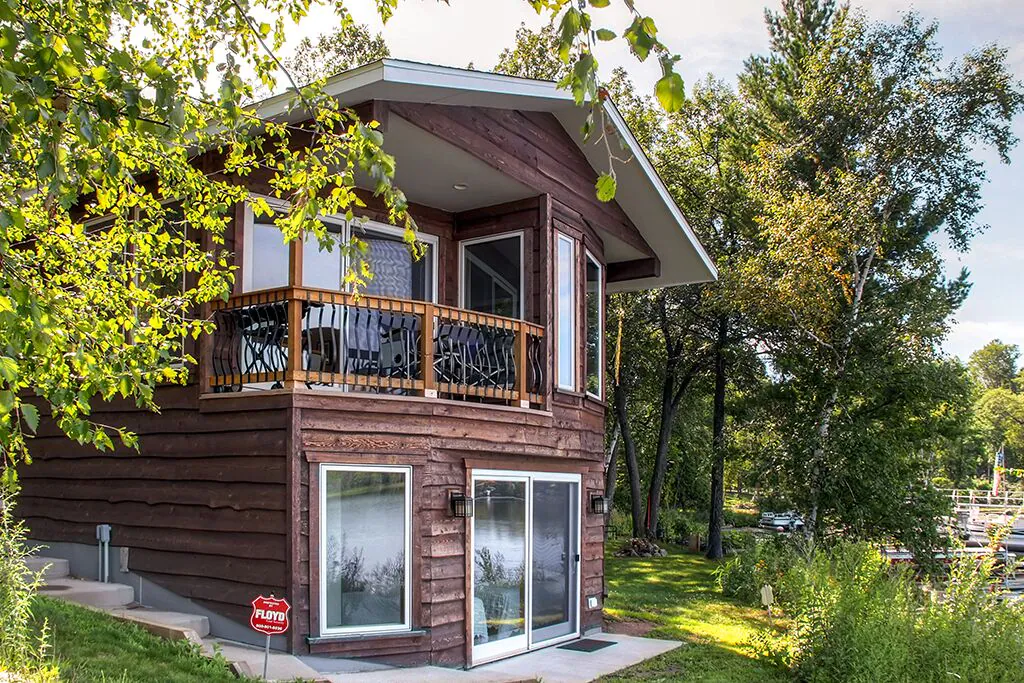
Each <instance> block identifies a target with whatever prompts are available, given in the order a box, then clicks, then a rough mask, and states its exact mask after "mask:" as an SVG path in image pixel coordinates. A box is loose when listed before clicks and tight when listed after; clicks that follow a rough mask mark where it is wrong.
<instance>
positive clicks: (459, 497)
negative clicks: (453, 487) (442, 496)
mask: <svg viewBox="0 0 1024 683" xmlns="http://www.w3.org/2000/svg"><path fill="white" fill-rule="evenodd" d="M448 498H449V501H450V502H451V507H452V516H453V517H472V516H473V498H472V497H471V496H467V495H466V494H465V493H463V492H462V491H449V493H448Z"/></svg>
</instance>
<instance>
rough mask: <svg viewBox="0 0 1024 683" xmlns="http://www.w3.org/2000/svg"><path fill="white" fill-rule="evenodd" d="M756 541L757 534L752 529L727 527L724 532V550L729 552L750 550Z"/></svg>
mask: <svg viewBox="0 0 1024 683" xmlns="http://www.w3.org/2000/svg"><path fill="white" fill-rule="evenodd" d="M756 543H757V535H756V534H754V533H753V532H751V531H737V530H735V529H727V530H725V531H723V532H722V550H723V551H725V552H727V553H735V552H739V551H742V550H750V549H752V548H753V547H754V545H755V544H756Z"/></svg>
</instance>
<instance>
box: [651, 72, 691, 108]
mask: <svg viewBox="0 0 1024 683" xmlns="http://www.w3.org/2000/svg"><path fill="white" fill-rule="evenodd" d="M654 93H655V95H657V96H658V102H660V103H661V106H662V107H663V108H664V109H665V111H667V112H676V111H679V110H680V109H682V107H683V103H684V102H686V91H685V89H684V87H683V77H682V76H680V75H679V74H677V73H670V74H668V75H666V76H662V77H661V78H660V79H658V83H657V84H656V85H655V86H654Z"/></svg>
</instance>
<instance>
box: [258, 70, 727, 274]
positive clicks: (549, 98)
mask: <svg viewBox="0 0 1024 683" xmlns="http://www.w3.org/2000/svg"><path fill="white" fill-rule="evenodd" d="M375 84H395V85H399V86H409V87H413V86H416V87H421V88H427V89H434V90H438V91H440V92H438V93H433V94H431V95H430V96H429V97H428V98H427V99H426V100H421V101H427V102H430V103H434V104H443V103H445V102H446V101H447V100H450V99H453V98H456V97H459V96H460V95H467V94H470V95H471V94H474V93H479V94H486V95H495V94H497V95H503V96H508V97H513V98H520V99H525V100H527V101H526V102H524V103H523V104H522V105H521V106H523V108H535V109H536V110H538V111H565V110H566V109H572V108H574V107H575V106H576V105H575V102H574V101H573V98H572V95H571V94H570V93H568V92H566V91H565V90H562V89H561V88H559V87H558V86H557V85H556V84H555V83H554V82H551V81H539V80H533V79H529V78H519V77H516V76H506V75H503V74H495V73H490V72H486V71H470V70H468V69H458V68H454V67H448V66H438V65H434V64H423V63H420V62H410V61H405V60H397V59H382V60H379V61H376V62H373V63H370V64H367V65H365V66H361V67H358V68H355V69H352V70H350V71H346V72H344V73H340V74H337V75H335V76H332V77H330V78H328V79H327V81H326V82H325V84H324V92H325V94H328V95H331V96H333V97H337V98H339V99H344V97H345V95H346V94H349V93H353V92H354V91H356V90H360V89H362V88H366V87H368V86H373V85H375ZM293 98H294V95H292V94H291V93H283V94H281V95H277V96H275V97H271V98H269V99H267V100H263V101H262V102H257V103H255V104H254V105H252V106H251V108H252V109H253V110H254V112H255V113H256V114H257V115H258V116H260V117H261V118H275V117H280V116H283V115H285V114H287V113H289V105H290V104H291V103H292V101H293ZM480 106H486V104H481V105H480ZM491 106H498V107H500V106H502V105H501V104H499V103H494V104H492V105H491ZM605 111H606V112H607V114H608V120H609V121H610V122H611V124H612V126H613V127H614V129H615V131H616V133H617V134H618V135H619V137H620V138H621V139H622V140H623V141H624V142H625V143H626V146H627V147H628V149H629V151H630V152H631V153H632V155H633V157H634V159H635V160H636V163H637V165H638V167H639V168H640V169H641V170H642V171H643V174H644V177H645V179H646V180H647V182H648V183H650V186H651V187H652V188H653V189H654V190H655V192H656V194H657V195H658V197H659V198H660V200H661V201H662V202H663V203H664V205H665V208H666V209H667V210H668V212H669V214H670V215H671V217H672V219H673V220H674V221H675V223H677V224H678V226H679V229H680V230H681V231H682V233H683V235H684V236H685V237H686V240H687V241H688V242H689V243H690V245H691V247H692V248H693V249H694V250H695V252H696V254H697V256H698V258H699V261H700V262H701V264H702V265H703V266H704V267H705V268H706V269H707V276H706V277H697V278H695V279H694V280H692V281H709V280H717V279H718V269H717V268H716V267H715V264H714V263H713V262H712V261H711V258H710V257H709V256H708V253H707V252H706V251H705V249H704V247H703V246H702V245H701V243H700V240H698V239H697V236H696V235H695V234H694V232H693V230H692V229H691V228H690V225H689V223H688V222H687V221H686V218H685V217H684V216H683V214H682V212H681V211H680V210H679V207H678V206H677V205H676V203H675V201H674V200H673V199H672V196H671V195H670V194H669V192H668V188H666V187H665V183H664V182H663V181H662V180H661V177H660V176H659V175H658V173H657V171H656V170H655V169H654V166H653V165H652V164H651V162H650V159H648V158H647V155H646V154H645V153H644V151H643V149H642V148H641V146H640V143H639V142H638V141H637V139H636V138H635V137H634V136H633V133H632V131H630V130H629V126H627V125H626V122H625V120H624V119H623V118H622V115H621V114H620V113H619V112H618V110H617V109H616V108H615V105H614V104H612V103H611V102H610V101H609V102H607V103H606V106H605ZM572 137H573V140H574V141H575V142H576V144H577V145H578V146H580V147H581V149H582V148H583V140H582V139H580V138H579V136H572ZM658 256H659V258H660V259H661V260H662V263H663V266H664V264H665V261H666V259H667V258H670V257H671V256H670V255H666V254H659V255H658ZM665 284H666V285H669V284H674V283H665Z"/></svg>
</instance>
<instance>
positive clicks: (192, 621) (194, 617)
mask: <svg viewBox="0 0 1024 683" xmlns="http://www.w3.org/2000/svg"><path fill="white" fill-rule="evenodd" d="M110 613H111V614H113V615H114V616H119V617H124V618H126V619H131V620H132V621H139V622H142V623H144V624H146V625H149V626H154V627H158V628H157V629H150V630H160V629H161V628H164V627H166V628H169V629H184V628H187V629H192V630H193V631H195V632H196V634H197V635H198V636H199V637H200V638H205V637H206V636H208V635H210V620H209V619H207V618H206V617H204V616H203V615H201V614H186V613H185V612H166V611H163V610H156V609H149V608H147V607H124V608H119V609H113V610H110Z"/></svg>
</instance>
